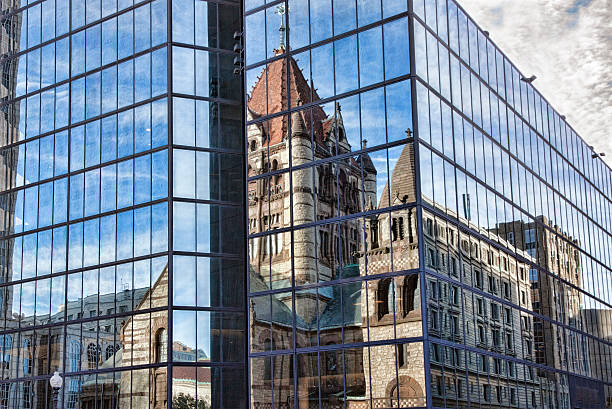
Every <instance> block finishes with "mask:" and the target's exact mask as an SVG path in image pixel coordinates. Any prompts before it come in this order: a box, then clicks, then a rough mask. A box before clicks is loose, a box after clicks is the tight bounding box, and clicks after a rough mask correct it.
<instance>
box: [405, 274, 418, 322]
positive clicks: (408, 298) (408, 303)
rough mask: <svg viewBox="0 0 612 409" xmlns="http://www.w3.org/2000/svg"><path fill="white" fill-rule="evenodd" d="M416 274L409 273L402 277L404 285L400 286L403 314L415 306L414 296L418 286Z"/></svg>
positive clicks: (406, 313)
mask: <svg viewBox="0 0 612 409" xmlns="http://www.w3.org/2000/svg"><path fill="white" fill-rule="evenodd" d="M418 282H419V278H418V276H417V275H416V274H415V275H411V276H408V277H406V278H405V279H404V286H403V287H402V300H403V312H404V316H406V315H408V313H409V312H410V311H413V310H414V308H415V305H414V296H415V293H416V289H417V286H418Z"/></svg>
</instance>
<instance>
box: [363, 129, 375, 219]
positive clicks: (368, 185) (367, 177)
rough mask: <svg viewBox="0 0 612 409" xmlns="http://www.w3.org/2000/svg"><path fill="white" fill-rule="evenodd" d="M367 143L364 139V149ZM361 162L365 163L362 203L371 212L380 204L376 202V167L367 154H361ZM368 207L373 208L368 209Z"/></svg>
mask: <svg viewBox="0 0 612 409" xmlns="http://www.w3.org/2000/svg"><path fill="white" fill-rule="evenodd" d="M366 147H367V141H366V140H365V139H364V140H363V143H362V148H363V149H366ZM361 161H362V163H363V175H364V179H363V188H364V192H363V193H364V195H363V198H362V203H363V205H364V206H365V207H366V209H367V210H371V209H373V208H374V207H376V205H377V204H378V202H377V200H376V174H377V172H376V167H375V166H374V163H373V162H372V158H370V155H368V154H367V153H363V154H361ZM368 206H371V208H370V209H368Z"/></svg>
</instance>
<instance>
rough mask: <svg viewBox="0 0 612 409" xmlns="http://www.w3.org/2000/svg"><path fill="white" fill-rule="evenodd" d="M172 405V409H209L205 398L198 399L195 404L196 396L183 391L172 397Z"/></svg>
mask: <svg viewBox="0 0 612 409" xmlns="http://www.w3.org/2000/svg"><path fill="white" fill-rule="evenodd" d="M172 407H173V408H174V409H210V405H209V404H208V403H207V402H206V401H205V400H203V399H198V400H197V406H196V398H195V397H193V396H191V395H185V394H184V393H179V394H178V395H176V396H175V397H173V398H172Z"/></svg>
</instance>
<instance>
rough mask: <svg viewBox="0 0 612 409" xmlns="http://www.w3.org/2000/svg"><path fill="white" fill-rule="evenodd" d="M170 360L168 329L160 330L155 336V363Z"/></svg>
mask: <svg viewBox="0 0 612 409" xmlns="http://www.w3.org/2000/svg"><path fill="white" fill-rule="evenodd" d="M167 360H168V335H167V332H166V328H160V329H159V330H158V331H157V334H155V362H157V363H159V362H166V361H167Z"/></svg>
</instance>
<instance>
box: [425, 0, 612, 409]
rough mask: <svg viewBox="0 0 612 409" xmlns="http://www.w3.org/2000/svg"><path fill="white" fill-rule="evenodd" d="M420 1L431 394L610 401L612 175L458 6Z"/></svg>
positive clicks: (556, 403)
mask: <svg viewBox="0 0 612 409" xmlns="http://www.w3.org/2000/svg"><path fill="white" fill-rule="evenodd" d="M413 11H414V20H413V27H414V29H413V35H414V61H415V74H416V77H417V78H416V80H415V82H416V93H415V94H416V95H415V105H416V110H417V114H416V119H415V123H418V125H415V127H416V128H417V129H418V131H417V132H416V135H417V138H418V142H419V148H418V152H417V155H418V168H419V169H418V173H419V181H420V185H419V187H420V196H419V198H420V201H421V203H420V204H421V206H422V213H421V220H420V221H421V226H422V230H421V233H422V237H423V238H422V240H421V244H422V253H421V267H423V268H424V270H425V275H426V277H427V278H426V280H427V310H428V311H427V320H426V321H425V327H426V328H425V331H426V333H427V335H428V337H427V338H428V341H429V344H428V345H429V351H428V354H427V357H426V360H427V362H426V366H427V367H428V368H429V371H430V379H429V384H428V386H427V387H428V392H429V396H430V402H431V404H432V405H433V406H434V407H466V406H467V405H471V406H477V407H487V408H488V407H493V406H494V407H520V408H523V407H534V408H541V407H542V408H543V407H546V408H575V407H581V408H583V407H584V408H603V407H607V406H609V405H610V404H612V343H611V341H612V339H611V338H610V329H611V328H612V321H610V320H611V318H612V312H611V309H612V292H611V284H610V283H611V282H612V280H611V278H612V270H611V268H612V262H611V259H610V249H611V247H612V237H611V235H610V231H611V230H612V229H611V228H612V226H611V222H612V220H611V218H610V215H611V214H612V202H611V199H612V194H611V193H612V192H611V188H612V185H611V175H612V172H610V168H608V167H607V166H606V165H605V164H604V163H603V161H602V160H601V159H599V158H598V157H597V156H596V155H593V154H594V152H593V150H592V148H591V147H589V146H588V145H587V144H586V143H585V142H584V141H583V140H582V139H581V138H580V137H579V136H578V135H576V133H575V132H574V131H573V130H572V129H571V127H570V126H569V125H568V124H567V123H566V122H565V118H564V117H563V116H562V115H560V114H558V113H557V112H556V111H555V110H554V109H553V108H552V107H550V105H549V104H548V103H547V101H546V100H545V99H544V97H542V96H541V95H540V94H539V92H538V91H537V90H536V89H535V88H534V87H533V86H532V85H531V82H532V81H530V80H529V79H528V78H526V76H525V75H524V74H522V73H521V72H520V71H519V70H518V68H516V67H515V66H514V65H513V64H512V62H511V61H509V60H508V59H507V58H506V57H505V55H504V54H503V53H502V52H501V51H500V50H499V49H498V48H497V47H496V45H495V44H494V43H493V42H492V41H491V39H490V38H489V34H488V33H487V32H486V31H482V30H481V29H480V28H479V27H478V26H477V25H476V23H475V22H474V21H472V20H471V19H470V18H469V16H467V15H466V13H465V12H464V11H463V10H462V9H461V7H460V6H458V5H457V4H456V3H455V2H453V1H446V0H431V1H430V0H426V1H424V0H414V2H413ZM606 405H607V406H606Z"/></svg>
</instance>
